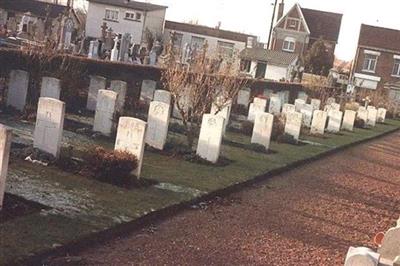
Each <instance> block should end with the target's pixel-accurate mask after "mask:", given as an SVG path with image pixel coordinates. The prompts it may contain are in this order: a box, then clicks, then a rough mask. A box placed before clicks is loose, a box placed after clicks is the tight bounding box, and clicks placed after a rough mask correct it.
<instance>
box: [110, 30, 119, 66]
mask: <svg viewBox="0 0 400 266" xmlns="http://www.w3.org/2000/svg"><path fill="white" fill-rule="evenodd" d="M118 43H119V38H118V35H117V36H115V38H114V48H113V49H112V50H111V56H110V61H112V62H114V61H118V57H119V50H118Z"/></svg>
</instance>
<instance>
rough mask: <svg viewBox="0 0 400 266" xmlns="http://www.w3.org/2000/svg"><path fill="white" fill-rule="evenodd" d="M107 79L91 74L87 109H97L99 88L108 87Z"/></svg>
mask: <svg viewBox="0 0 400 266" xmlns="http://www.w3.org/2000/svg"><path fill="white" fill-rule="evenodd" d="M106 84H107V80H106V79H105V78H103V77H100V76H90V84H89V93H88V99H87V103H86V109H88V110H90V111H95V110H96V104H97V94H98V93H99V90H105V89H106Z"/></svg>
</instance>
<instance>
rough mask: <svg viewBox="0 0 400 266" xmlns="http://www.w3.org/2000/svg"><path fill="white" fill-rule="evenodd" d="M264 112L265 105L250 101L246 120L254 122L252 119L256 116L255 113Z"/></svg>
mask: <svg viewBox="0 0 400 266" xmlns="http://www.w3.org/2000/svg"><path fill="white" fill-rule="evenodd" d="M264 112H265V107H264V106H261V105H257V104H254V103H251V104H250V107H249V114H248V116H247V120H248V121H253V122H254V119H255V118H256V114H257V113H264Z"/></svg>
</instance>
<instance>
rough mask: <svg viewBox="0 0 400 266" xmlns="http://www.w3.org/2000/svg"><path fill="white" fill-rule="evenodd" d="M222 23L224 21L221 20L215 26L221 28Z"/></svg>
mask: <svg viewBox="0 0 400 266" xmlns="http://www.w3.org/2000/svg"><path fill="white" fill-rule="evenodd" d="M221 25H222V22H221V21H218V24H217V26H216V27H215V28H216V29H217V30H219V29H221Z"/></svg>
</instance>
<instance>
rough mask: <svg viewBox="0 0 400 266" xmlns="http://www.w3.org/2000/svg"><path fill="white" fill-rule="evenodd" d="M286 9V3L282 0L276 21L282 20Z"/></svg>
mask: <svg viewBox="0 0 400 266" xmlns="http://www.w3.org/2000/svg"><path fill="white" fill-rule="evenodd" d="M284 9H285V3H284V0H282V2H281V3H279V7H278V17H277V18H276V21H278V20H280V19H281V17H282V16H283V11H284Z"/></svg>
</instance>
